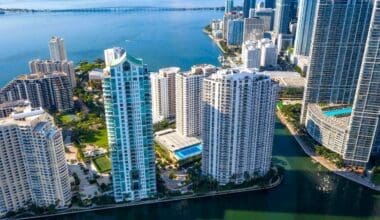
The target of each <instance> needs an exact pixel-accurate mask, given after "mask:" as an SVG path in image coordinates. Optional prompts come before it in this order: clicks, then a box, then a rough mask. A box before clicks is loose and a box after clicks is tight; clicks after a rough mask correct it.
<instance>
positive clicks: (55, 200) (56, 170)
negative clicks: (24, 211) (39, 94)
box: [0, 106, 71, 216]
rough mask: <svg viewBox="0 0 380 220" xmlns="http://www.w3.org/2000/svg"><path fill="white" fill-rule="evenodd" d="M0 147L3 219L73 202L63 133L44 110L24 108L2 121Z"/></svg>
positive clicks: (0, 213) (0, 202) (0, 212)
mask: <svg viewBox="0 0 380 220" xmlns="http://www.w3.org/2000/svg"><path fill="white" fill-rule="evenodd" d="M0 146H1V154H0V161H1V163H0V175H1V184H0V216H1V215H4V214H6V213H7V212H9V211H18V210H19V209H20V208H25V207H26V206H28V205H31V204H34V205H37V206H40V207H48V206H50V205H53V206H56V207H58V208H60V207H64V206H67V205H69V204H70V203H71V191H70V190H71V188H70V182H69V174H68V169H67V165H66V160H65V151H64V145H63V140H62V134H61V130H60V129H58V128H57V127H56V126H55V125H54V120H53V118H52V117H51V116H50V115H48V114H47V113H45V112H44V110H42V109H41V108H36V109H33V108H31V107H30V106H29V107H25V106H23V107H22V108H21V107H19V108H17V110H15V111H14V112H13V113H12V114H10V115H8V116H7V117H5V118H1V119H0Z"/></svg>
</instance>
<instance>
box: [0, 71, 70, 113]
mask: <svg viewBox="0 0 380 220" xmlns="http://www.w3.org/2000/svg"><path fill="white" fill-rule="evenodd" d="M72 96H73V91H72V87H71V82H70V78H69V77H68V75H67V74H66V73H63V72H53V73H47V74H43V73H34V74H26V75H21V76H19V77H17V78H16V79H14V80H12V81H11V82H9V83H8V84H7V85H6V86H5V87H3V88H2V89H1V90H0V103H4V102H8V101H16V100H28V101H30V103H31V106H32V107H33V108H36V107H42V108H44V109H47V110H50V111H59V112H63V111H68V110H71V109H72V108H73V105H74V104H73V100H72Z"/></svg>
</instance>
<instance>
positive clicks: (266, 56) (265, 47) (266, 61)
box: [259, 38, 277, 67]
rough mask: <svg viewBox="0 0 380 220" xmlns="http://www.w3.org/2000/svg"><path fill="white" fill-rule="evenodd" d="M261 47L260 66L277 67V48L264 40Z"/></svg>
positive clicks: (260, 44)
mask: <svg viewBox="0 0 380 220" xmlns="http://www.w3.org/2000/svg"><path fill="white" fill-rule="evenodd" d="M259 47H260V48H261V62H260V65H261V66H263V67H275V66H277V48H276V46H275V45H274V44H273V42H272V41H271V40H269V39H267V38H264V39H262V40H261V41H260V42H259Z"/></svg>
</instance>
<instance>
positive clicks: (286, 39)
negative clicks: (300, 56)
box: [277, 34, 294, 52]
mask: <svg viewBox="0 0 380 220" xmlns="http://www.w3.org/2000/svg"><path fill="white" fill-rule="evenodd" d="M293 38H294V35H293V34H279V35H278V38H277V50H278V52H281V51H282V52H283V51H286V50H287V49H289V48H293Z"/></svg>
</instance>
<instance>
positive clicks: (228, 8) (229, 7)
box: [224, 0, 234, 13]
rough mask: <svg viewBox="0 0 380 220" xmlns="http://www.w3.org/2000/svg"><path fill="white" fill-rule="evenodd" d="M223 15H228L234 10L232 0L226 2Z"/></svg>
mask: <svg viewBox="0 0 380 220" xmlns="http://www.w3.org/2000/svg"><path fill="white" fill-rule="evenodd" d="M225 7H226V8H225V11H224V12H225V13H230V12H232V11H233V10H234V0H226V6H225Z"/></svg>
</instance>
